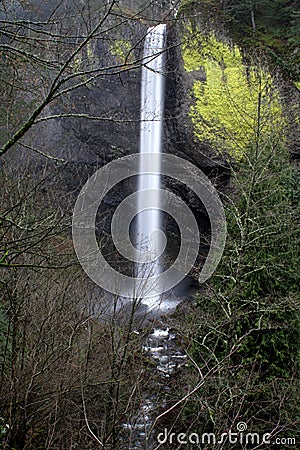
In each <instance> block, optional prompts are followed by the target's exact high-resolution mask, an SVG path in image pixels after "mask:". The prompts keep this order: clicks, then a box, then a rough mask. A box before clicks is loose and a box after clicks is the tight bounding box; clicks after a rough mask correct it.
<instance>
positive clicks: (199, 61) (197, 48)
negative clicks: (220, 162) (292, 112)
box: [182, 28, 283, 159]
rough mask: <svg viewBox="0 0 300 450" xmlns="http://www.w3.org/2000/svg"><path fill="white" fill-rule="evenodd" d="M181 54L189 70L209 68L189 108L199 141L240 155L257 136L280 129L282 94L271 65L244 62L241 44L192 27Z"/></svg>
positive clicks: (195, 88) (194, 91) (231, 153)
mask: <svg viewBox="0 0 300 450" xmlns="http://www.w3.org/2000/svg"><path fill="white" fill-rule="evenodd" d="M182 54H183V59H184V68H185V70H186V71H188V72H191V71H195V70H201V71H202V72H204V73H205V79H204V80H203V81H198V80H197V81H195V82H194V85H193V88H192V91H193V96H194V103H193V105H192V107H191V110H190V117H191V119H192V122H193V124H194V132H195V136H196V137H197V138H198V139H199V140H200V141H202V142H203V141H204V142H207V143H209V144H210V145H211V146H212V147H213V148H214V149H215V150H217V151H221V152H224V151H225V152H227V153H229V154H230V155H231V156H233V157H235V158H237V159H239V158H241V157H242V156H243V154H244V152H245V150H246V149H247V147H248V145H250V144H251V143H252V142H255V141H256V140H257V139H258V138H262V137H264V138H265V137H266V136H267V135H268V134H270V133H273V132H274V131H276V132H277V133H280V134H281V132H282V130H283V118H282V107H281V102H280V96H279V92H278V90H277V89H276V87H275V86H274V81H273V79H272V76H271V75H270V74H269V73H268V72H267V70H264V69H263V68H260V69H258V68H252V67H249V66H248V67H246V66H245V65H244V64H243V59H242V54H241V52H240V50H239V48H238V47H237V46H235V45H234V46H230V45H229V44H226V43H224V42H221V41H219V40H217V39H216V37H215V36H214V35H213V34H210V35H208V36H205V35H203V34H197V35H194V36H193V35H192V33H191V28H188V31H187V36H186V40H185V43H184V44H183V48H182ZM259 106H260V108H259ZM258 123H259V128H258Z"/></svg>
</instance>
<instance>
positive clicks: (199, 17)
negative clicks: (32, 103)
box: [29, 1, 299, 228]
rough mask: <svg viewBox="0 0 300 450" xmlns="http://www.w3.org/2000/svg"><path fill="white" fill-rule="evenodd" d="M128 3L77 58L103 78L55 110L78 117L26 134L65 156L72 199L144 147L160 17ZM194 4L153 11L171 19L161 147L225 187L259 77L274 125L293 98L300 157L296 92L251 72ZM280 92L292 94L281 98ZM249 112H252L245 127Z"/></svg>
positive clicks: (201, 214)
mask: <svg viewBox="0 0 300 450" xmlns="http://www.w3.org/2000/svg"><path fill="white" fill-rule="evenodd" d="M131 3H132V2H129V1H127V2H121V4H122V5H121V6H122V8H123V10H122V11H121V10H120V11H121V13H122V14H123V15H124V16H126V20H125V21H124V24H122V23H121V24H120V18H117V19H116V16H117V15H118V14H116V15H112V17H111V19H110V20H109V21H108V24H107V25H108V27H107V28H108V29H109V28H111V30H110V31H108V32H107V34H106V35H105V36H104V37H103V38H101V39H99V40H96V41H95V43H94V44H93V45H90V46H87V47H86V49H85V53H84V54H83V56H81V58H79V59H78V61H76V64H77V65H78V67H79V68H80V67H81V66H82V68H83V69H85V70H86V69H88V68H89V66H90V67H91V69H93V68H95V67H96V68H97V67H103V68H104V67H105V68H106V69H105V70H103V73H102V75H101V76H99V77H97V78H95V79H94V80H91V81H88V82H87V83H86V84H85V85H84V86H82V87H80V88H78V89H76V90H74V91H73V92H72V93H70V94H69V95H67V96H66V97H64V98H63V100H61V101H60V103H59V104H56V106H55V108H52V110H51V111H50V113H51V114H53V113H54V114H65V115H70V114H79V115H81V117H63V118H60V119H57V120H55V121H49V122H44V123H41V124H40V125H38V126H36V127H35V128H34V130H33V131H32V132H31V134H30V137H29V141H30V143H31V144H32V145H35V144H36V145H37V147H38V146H39V145H41V142H42V145H43V146H44V148H45V149H46V150H47V152H48V153H50V154H51V155H53V156H55V157H60V158H63V159H65V160H66V161H68V164H67V165H66V166H65V168H64V169H62V170H61V172H60V173H61V176H60V178H59V183H60V188H59V189H61V190H63V191H64V192H65V193H71V194H70V195H71V198H72V201H73V200H74V199H75V198H76V195H77V194H78V192H79V190H80V187H81V186H82V185H83V183H84V182H85V181H86V179H87V178H88V176H89V175H90V174H91V173H93V172H94V171H95V170H96V169H97V168H98V167H101V166H103V165H104V164H106V163H108V162H109V161H112V160H114V159H116V158H118V157H121V156H123V155H127V154H130V153H135V152H138V147H139V116H140V75H141V70H140V63H141V58H142V52H143V38H144V36H145V33H146V30H147V27H148V26H149V25H153V24H155V23H156V21H154V20H150V19H149V14H150V13H149V11H148V13H149V14H148V17H147V14H138V15H136V13H135V11H134V8H135V6H134V5H132V4H131ZM140 3H141V4H142V3H143V2H140ZM195 4H196V2H182V6H181V8H180V10H179V12H178V14H177V17H176V19H174V17H172V15H171V14H169V15H168V11H170V10H171V9H172V2H159V4H157V6H156V9H154V10H151V14H152V15H153V14H156V16H157V17H158V19H161V18H162V19H163V20H164V19H166V20H167V21H168V52H167V71H166V98H165V126H164V151H165V152H167V153H171V154H175V155H178V156H181V157H182V158H184V159H187V160H189V161H191V162H192V163H194V164H195V165H197V166H198V167H199V168H200V169H202V170H203V172H204V173H205V174H207V175H208V176H209V177H210V178H211V179H212V180H213V182H214V184H215V185H216V187H217V188H218V189H219V190H220V191H224V190H226V189H227V188H228V184H229V179H230V169H229V164H230V163H232V162H233V163H234V161H235V159H238V158H239V157H240V156H241V154H242V152H243V148H244V147H245V146H247V145H248V144H249V142H250V141H251V139H252V138H253V139H254V138H255V136H254V134H255V131H253V130H255V123H254V121H255V111H256V109H257V99H258V98H259V95H260V93H259V92H258V89H259V86H261V84H262V83H263V84H265V85H266V86H267V87H266V91H265V93H263V95H265V96H266V97H265V98H267V97H268V98H269V99H270V103H269V106H268V108H269V109H268V111H267V112H268V113H270V111H271V112H273V113H274V114H275V115H276V120H275V121H273V122H272V126H273V127H274V126H275V125H276V127H277V128H278V129H279V128H280V126H281V125H280V123H283V115H282V111H283V109H284V107H283V106H282V102H281V100H282V99H283V97H284V99H285V100H284V101H286V102H287V101H289V102H290V108H289V113H290V116H291V120H289V123H288V124H286V126H287V127H290V133H289V136H290V141H291V142H290V148H291V150H292V153H293V155H294V157H295V158H297V155H299V154H298V149H297V146H296V144H295V142H294V139H293V136H294V135H296V130H295V127H296V126H297V118H296V116H297V114H299V112H298V113H297V111H296V104H297V102H295V96H296V95H297V92H296V90H294V91H293V89H292V88H291V86H290V85H289V84H288V83H287V82H286V81H285V82H283V81H282V80H281V78H280V75H279V74H278V73H276V74H275V73H274V71H273V73H271V72H269V71H268V70H267V69H266V68H265V66H263V65H262V66H261V69H260V73H258V71H257V70H256V69H253V70H252V67H251V64H253V59H252V62H251V60H250V58H249V57H248V58H247V57H245V55H244V54H243V52H242V51H241V50H240V49H239V48H238V47H237V46H236V45H234V43H233V42H232V41H231V39H230V37H229V35H228V32H227V31H226V29H225V27H224V24H223V23H222V21H220V20H219V19H218V17H217V15H216V14H215V11H213V10H211V9H209V8H210V7H208V6H207V5H206V4H205V2H203V3H202V2H200V3H199V4H198V2H197V4H196V6H195ZM190 5H193V6H192V7H191V6H190ZM139 6H142V5H139ZM119 13H120V12H119ZM121 13H120V14H121ZM172 14H173V12H172ZM152 17H153V16H152ZM256 56H257V55H256ZM256 56H255V57H256ZM256 62H257V61H256ZM117 65H118V67H117ZM116 67H117V68H116ZM283 90H284V91H285V94H287V93H288V95H285V96H283V95H282V92H283ZM270 93H271V94H270ZM286 99H289V100H286ZM285 106H286V105H285ZM270 108H273V109H272V110H271V109H270ZM87 117H89V118H87ZM245 117H252V118H251V120H252V121H253V123H250V125H249V124H248V125H249V126H248V125H247V126H248V128H247V126H246V125H245V123H244V122H246V120H245ZM298 120H299V119H298ZM251 133H252V134H251ZM253 133H254V134H253ZM32 158H34V159H36V158H37V157H36V156H34V157H32ZM166 184H167V185H168V186H169V188H170V189H172V190H173V191H175V192H176V193H180V194H181V196H182V197H183V198H184V200H185V201H186V202H187V203H188V205H189V206H190V207H191V208H192V210H193V211H194V212H195V214H196V216H197V217H198V221H199V222H202V223H203V224H205V225H204V228H208V223H207V218H206V216H205V211H204V208H203V207H202V205H201V202H200V201H199V200H198V199H197V198H196V196H195V195H194V194H193V193H192V192H189V191H188V190H186V189H185V187H184V186H183V185H178V184H176V183H174V182H172V181H171V180H166ZM123 189H124V188H123V187H122V188H120V190H119V191H116V192H115V193H114V196H115V198H113V197H110V198H107V206H108V208H112V207H113V205H115V206H116V205H117V204H118V202H119V200H120V198H121V197H122V195H121V194H122V191H123Z"/></svg>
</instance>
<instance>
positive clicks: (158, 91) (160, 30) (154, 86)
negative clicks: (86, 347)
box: [137, 24, 166, 307]
mask: <svg viewBox="0 0 300 450" xmlns="http://www.w3.org/2000/svg"><path fill="white" fill-rule="evenodd" d="M165 41H166V25H164V24H160V25H157V26H155V27H151V28H149V29H148V31H147V35H146V39H145V46H144V59H143V61H144V64H143V67H142V83H141V129H140V172H141V174H140V175H139V181H138V190H139V191H141V192H140V193H139V200H138V211H142V212H139V214H138V231H137V237H138V242H137V248H138V250H139V251H140V252H142V253H143V254H148V255H149V258H150V259H151V262H149V263H145V264H142V263H137V276H138V277H140V278H144V279H146V278H149V277H151V276H155V275H158V274H159V273H160V261H159V253H160V251H159V249H160V237H159V234H157V230H160V229H161V228H162V227H161V225H162V224H161V212H160V210H159V208H160V193H159V189H160V186H161V180H160V175H158V174H149V173H148V174H147V173H145V172H147V169H149V168H147V167H146V165H145V161H144V158H143V154H144V153H155V154H161V151H162V121H163V112H164V74H163V71H164V66H165V52H164V50H165V46H166V42H165ZM149 189H155V190H156V192H153V191H152V193H151V195H152V200H153V201H154V205H155V207H154V208H152V209H146V210H143V208H144V205H145V199H146V196H147V190H149ZM148 193H149V191H148ZM142 297H143V303H146V304H147V306H149V307H153V306H155V303H157V302H158V296H156V295H155V286H153V291H152V292H151V293H150V292H147V293H143V294H142ZM150 298H151V300H150Z"/></svg>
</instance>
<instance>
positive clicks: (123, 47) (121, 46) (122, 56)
mask: <svg viewBox="0 0 300 450" xmlns="http://www.w3.org/2000/svg"><path fill="white" fill-rule="evenodd" d="M131 49H132V45H131V43H130V42H129V41H125V40H122V39H117V40H115V41H114V42H112V43H111V44H110V47H109V50H110V53H111V54H112V55H114V56H116V57H117V59H118V62H119V63H122V64H126V63H127V62H130V61H131V60H132V57H131V55H130V50H131Z"/></svg>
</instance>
